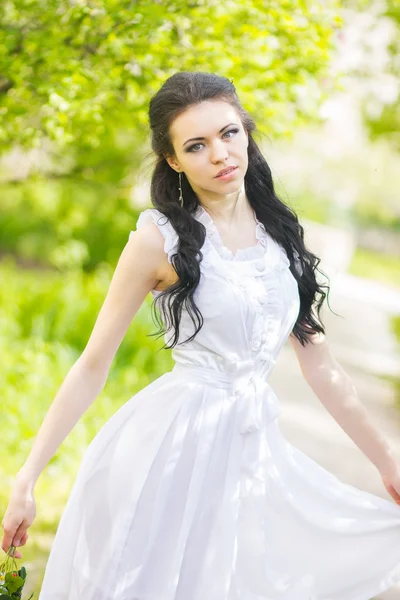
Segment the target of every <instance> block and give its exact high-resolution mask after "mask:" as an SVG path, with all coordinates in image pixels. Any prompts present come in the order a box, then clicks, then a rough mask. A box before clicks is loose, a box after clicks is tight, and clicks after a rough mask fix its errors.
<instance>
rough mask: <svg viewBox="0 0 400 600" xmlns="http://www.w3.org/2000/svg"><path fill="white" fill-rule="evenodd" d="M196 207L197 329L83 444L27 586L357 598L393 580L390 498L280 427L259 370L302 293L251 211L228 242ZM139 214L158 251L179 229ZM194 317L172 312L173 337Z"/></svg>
mask: <svg viewBox="0 0 400 600" xmlns="http://www.w3.org/2000/svg"><path fill="white" fill-rule="evenodd" d="M196 218H197V219H198V220H199V221H200V222H202V223H203V224H204V225H205V227H206V232H207V236H206V241H205V244H204V246H203V248H202V251H203V253H204V259H203V261H202V264H201V272H202V277H201V281H200V284H199V286H198V288H197V290H196V298H195V299H196V303H197V305H198V306H199V308H200V310H201V312H202V314H203V317H204V325H203V328H202V329H201V331H200V332H199V334H197V336H196V338H195V339H194V340H193V341H192V342H190V343H188V344H185V345H183V346H180V347H175V348H174V349H173V358H174V360H175V365H174V367H173V369H172V371H170V372H167V373H165V374H164V375H162V376H161V377H159V378H158V379H156V380H155V381H153V382H152V383H150V384H149V385H148V386H146V387H145V388H143V389H142V390H140V391H139V392H138V393H136V394H135V395H134V396H133V397H131V398H130V399H129V400H128V401H127V402H126V403H125V404H124V405H123V406H122V407H121V408H120V409H119V410H118V411H117V412H116V413H115V414H114V415H113V416H112V417H111V419H110V420H109V421H107V423H106V424H105V425H104V426H103V428H102V429H101V430H100V431H99V432H98V434H97V435H96V437H95V438H94V439H93V441H92V442H91V444H90V445H89V447H88V448H87V450H86V452H85V455H84V457H83V460H82V463H81V465H80V469H79V472H78V476H77V479H76V482H75V484H74V486H73V489H72V492H71V494H70V497H69V499H68V502H67V504H66V507H65V510H64V512H63V515H62V518H61V520H60V523H59V527H58V530H57V533H56V536H55V539H54V542H53V546H52V549H51V553H50V556H49V560H48V563H47V566H46V572H45V577H44V581H43V585H42V590H41V594H40V596H39V600H370V599H371V598H372V597H373V596H374V595H376V594H379V592H381V591H383V590H386V589H388V588H390V587H391V586H392V585H394V584H395V583H397V582H398V581H400V506H397V505H396V504H395V503H394V502H391V501H388V500H384V499H382V498H379V497H377V496H374V495H372V494H370V493H368V492H365V491H362V490H359V489H357V488H355V487H352V486H349V485H346V484H344V483H343V482H341V481H340V480H339V479H337V478H336V477H335V476H333V475H332V474H331V473H329V472H328V471H326V470H325V469H324V468H322V467H321V466H320V465H319V464H318V463H316V462H315V461H313V460H312V459H311V458H309V457H308V456H306V455H305V454H303V453H302V452H300V451H299V450H298V449H296V448H295V447H294V446H293V445H291V444H290V443H289V442H287V441H286V440H285V438H284V437H283V436H282V434H281V432H280V430H279V425H278V417H279V414H280V411H281V406H280V403H279V400H278V399H277V397H276V395H275V394H274V392H273V390H272V389H271V386H270V385H269V383H268V376H269V374H270V372H271V370H272V369H273V367H274V364H275V362H276V358H277V356H278V353H279V350H280V348H281V347H282V345H283V344H284V342H285V341H286V340H287V338H288V336H289V334H290V332H291V330H292V328H293V325H294V323H295V321H296V318H297V316H298V312H299V306H300V304H299V294H298V287H297V282H296V280H295V278H294V277H293V275H292V273H291V272H290V269H289V266H290V264H289V260H288V258H287V255H286V253H285V251H284V250H283V248H282V247H281V246H280V245H278V244H277V243H276V242H275V241H274V240H273V239H272V238H271V237H270V236H269V235H268V234H267V232H266V231H265V228H264V226H263V225H262V224H261V223H260V222H258V221H257V225H256V234H257V245H256V246H253V247H250V248H246V249H243V250H239V251H238V252H237V253H236V254H232V252H230V251H229V250H228V249H227V248H225V247H224V245H223V243H222V240H221V238H220V236H219V234H218V231H217V229H216V227H215V226H214V223H213V222H212V220H211V217H210V216H209V215H208V213H207V212H206V211H205V210H204V209H202V208H201V207H200V208H199V209H198V211H197V212H196ZM151 220H154V222H156V223H157V225H158V227H159V228H160V230H161V231H162V233H163V235H164V237H165V251H166V252H167V254H168V257H169V260H171V257H172V255H173V254H174V252H175V251H176V248H177V244H178V243H179V239H178V236H177V235H176V233H175V232H174V230H173V228H172V226H171V224H170V223H169V222H168V221H167V220H166V218H165V217H164V216H163V215H161V213H159V212H158V211H157V210H155V209H147V210H145V211H143V212H142V213H141V214H140V217H139V220H138V223H137V228H139V227H140V226H142V225H143V224H144V223H147V222H149V221H151ZM295 267H296V268H297V269H300V263H299V261H298V260H297V261H296V263H295ZM152 293H153V296H156V294H157V293H158V292H157V291H156V290H153V292H152ZM192 327H193V326H192V322H191V320H190V319H189V317H188V315H187V313H186V312H185V311H184V312H183V315H182V321H181V337H180V339H181V340H182V341H183V340H185V339H186V338H187V337H189V336H190V335H191V334H192V332H193V329H192ZM166 341H168V340H167V338H166Z"/></svg>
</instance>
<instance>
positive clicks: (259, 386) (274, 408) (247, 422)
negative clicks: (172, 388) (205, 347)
mask: <svg viewBox="0 0 400 600" xmlns="http://www.w3.org/2000/svg"><path fill="white" fill-rule="evenodd" d="M265 362H266V360H265V358H264V359H263V357H262V356H259V357H258V358H256V359H255V360H251V359H250V360H238V361H236V362H231V363H229V364H228V365H227V368H226V370H225V371H223V372H221V371H217V370H215V369H210V368H206V367H202V366H186V365H184V364H182V363H176V364H175V366H174V368H173V370H174V371H182V372H187V373H190V374H192V375H193V378H194V379H195V380H197V381H199V380H200V381H201V380H205V381H206V382H207V383H208V384H210V385H215V386H218V387H226V388H227V389H228V390H229V391H230V392H231V393H232V395H233V396H235V397H236V398H238V402H239V406H238V411H239V412H240V417H241V419H240V426H239V430H240V433H242V434H246V433H251V432H254V431H257V430H259V429H261V426H262V422H263V407H264V410H265V412H266V417H265V422H266V423H269V422H270V421H272V420H273V419H275V418H276V417H277V416H278V415H279V414H280V412H281V410H280V406H279V403H278V401H277V400H276V397H275V394H274V393H273V391H272V389H271V386H270V385H269V384H268V382H267V376H268V372H269V371H270V369H265ZM268 363H270V366H271V368H272V366H273V364H274V361H272V360H268Z"/></svg>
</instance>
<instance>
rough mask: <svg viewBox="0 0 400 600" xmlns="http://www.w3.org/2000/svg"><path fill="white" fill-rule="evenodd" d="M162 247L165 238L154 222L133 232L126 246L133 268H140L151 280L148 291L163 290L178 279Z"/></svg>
mask: <svg viewBox="0 0 400 600" xmlns="http://www.w3.org/2000/svg"><path fill="white" fill-rule="evenodd" d="M164 247H165V238H164V236H163V234H162V233H161V231H160V230H159V228H158V227H157V225H156V224H155V223H154V222H150V223H147V224H145V225H142V226H141V227H140V229H138V230H136V231H133V232H132V233H131V235H130V237H129V240H128V242H127V245H126V251H127V253H128V257H129V258H130V259H131V260H132V262H133V264H134V265H135V268H136V269H138V268H140V271H141V273H142V275H143V274H144V273H147V275H148V277H149V279H151V281H152V283H153V286H152V287H151V288H150V289H156V290H162V289H165V288H166V287H168V286H169V285H171V284H172V283H174V282H175V281H176V280H177V279H178V276H177V273H176V271H175V269H174V268H173V266H172V264H170V263H169V262H168V256H167V254H166V252H165V250H164Z"/></svg>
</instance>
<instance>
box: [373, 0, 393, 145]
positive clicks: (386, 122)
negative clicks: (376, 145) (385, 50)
mask: <svg viewBox="0 0 400 600" xmlns="http://www.w3.org/2000/svg"><path fill="white" fill-rule="evenodd" d="M383 6H385V10H384V12H383V15H384V16H385V17H387V18H389V19H391V20H392V22H393V24H394V25H395V27H396V33H395V35H394V36H393V40H392V43H391V44H390V46H389V52H390V57H389V66H388V68H387V71H388V73H390V74H391V75H392V76H393V77H395V78H396V79H397V81H399V79H400V61H399V56H400V4H399V2H398V0H386V2H385V4H383ZM366 123H367V125H368V128H369V131H370V134H371V138H372V139H373V140H375V139H378V138H387V139H388V140H390V141H391V143H392V144H393V146H394V147H395V148H396V149H397V151H399V152H400V87H399V88H398V94H397V98H396V99H395V101H393V102H391V103H388V104H385V105H384V106H383V108H382V111H381V112H380V113H378V114H376V115H374V116H372V115H371V114H367V115H366Z"/></svg>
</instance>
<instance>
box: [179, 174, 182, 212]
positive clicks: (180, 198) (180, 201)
mask: <svg viewBox="0 0 400 600" xmlns="http://www.w3.org/2000/svg"><path fill="white" fill-rule="evenodd" d="M179 204H180V205H181V207H182V208H183V195H182V173H179Z"/></svg>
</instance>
